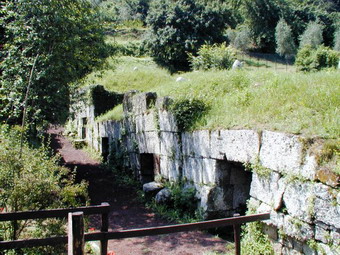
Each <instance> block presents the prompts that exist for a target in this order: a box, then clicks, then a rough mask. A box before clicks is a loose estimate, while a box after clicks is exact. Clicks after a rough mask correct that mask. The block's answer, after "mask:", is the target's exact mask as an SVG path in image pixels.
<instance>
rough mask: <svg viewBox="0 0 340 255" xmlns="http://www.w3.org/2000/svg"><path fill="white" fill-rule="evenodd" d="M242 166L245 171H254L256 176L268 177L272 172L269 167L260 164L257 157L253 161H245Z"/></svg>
mask: <svg viewBox="0 0 340 255" xmlns="http://www.w3.org/2000/svg"><path fill="white" fill-rule="evenodd" d="M244 167H245V170H246V171H251V172H255V173H256V174H257V175H258V176H260V177H263V178H269V177H270V174H271V172H272V170H271V169H269V168H266V167H264V166H262V165H261V163H260V160H259V159H257V160H256V161H255V163H249V162H248V163H245V164H244Z"/></svg>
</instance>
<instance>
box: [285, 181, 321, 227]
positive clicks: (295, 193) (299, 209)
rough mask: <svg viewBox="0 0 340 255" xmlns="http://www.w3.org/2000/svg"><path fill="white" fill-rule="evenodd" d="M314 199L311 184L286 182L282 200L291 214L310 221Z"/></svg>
mask: <svg viewBox="0 0 340 255" xmlns="http://www.w3.org/2000/svg"><path fill="white" fill-rule="evenodd" d="M314 200H315V195H314V192H313V186H312V184H310V183H302V182H299V181H292V182H289V183H287V185H286V190H285V192H284V195H283V201H284V203H285V205H286V208H287V211H288V213H289V214H290V215H291V216H293V217H295V218H298V219H300V220H303V221H305V222H309V223H312V216H313V213H314Z"/></svg>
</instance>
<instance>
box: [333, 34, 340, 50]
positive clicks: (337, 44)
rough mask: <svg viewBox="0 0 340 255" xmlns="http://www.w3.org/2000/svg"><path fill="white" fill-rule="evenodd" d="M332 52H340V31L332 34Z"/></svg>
mask: <svg viewBox="0 0 340 255" xmlns="http://www.w3.org/2000/svg"><path fill="white" fill-rule="evenodd" d="M333 49H334V50H336V51H340V29H338V30H337V31H336V32H335V34H334V47H333Z"/></svg>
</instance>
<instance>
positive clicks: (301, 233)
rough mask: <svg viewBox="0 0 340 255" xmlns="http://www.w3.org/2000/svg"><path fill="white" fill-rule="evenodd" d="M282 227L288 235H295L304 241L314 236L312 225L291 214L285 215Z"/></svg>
mask: <svg viewBox="0 0 340 255" xmlns="http://www.w3.org/2000/svg"><path fill="white" fill-rule="evenodd" d="M282 229H283V231H284V233H286V234H287V235H288V236H291V237H294V238H296V239H297V240H300V241H302V242H306V241H308V240H310V239H312V238H314V229H313V227H312V226H311V225H309V224H308V223H306V222H303V221H300V220H298V219H296V218H293V217H291V216H290V215H285V217H284V223H283V225H282Z"/></svg>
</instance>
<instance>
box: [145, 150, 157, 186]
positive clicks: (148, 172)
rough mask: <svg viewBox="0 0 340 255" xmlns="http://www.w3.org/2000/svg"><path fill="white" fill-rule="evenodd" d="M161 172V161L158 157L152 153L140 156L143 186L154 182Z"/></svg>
mask: <svg viewBox="0 0 340 255" xmlns="http://www.w3.org/2000/svg"><path fill="white" fill-rule="evenodd" d="M159 170H160V159H159V156H158V155H156V154H152V153H142V154H140V173H141V181H142V183H143V184H144V183H147V182H152V181H154V180H155V175H157V174H159Z"/></svg>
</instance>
